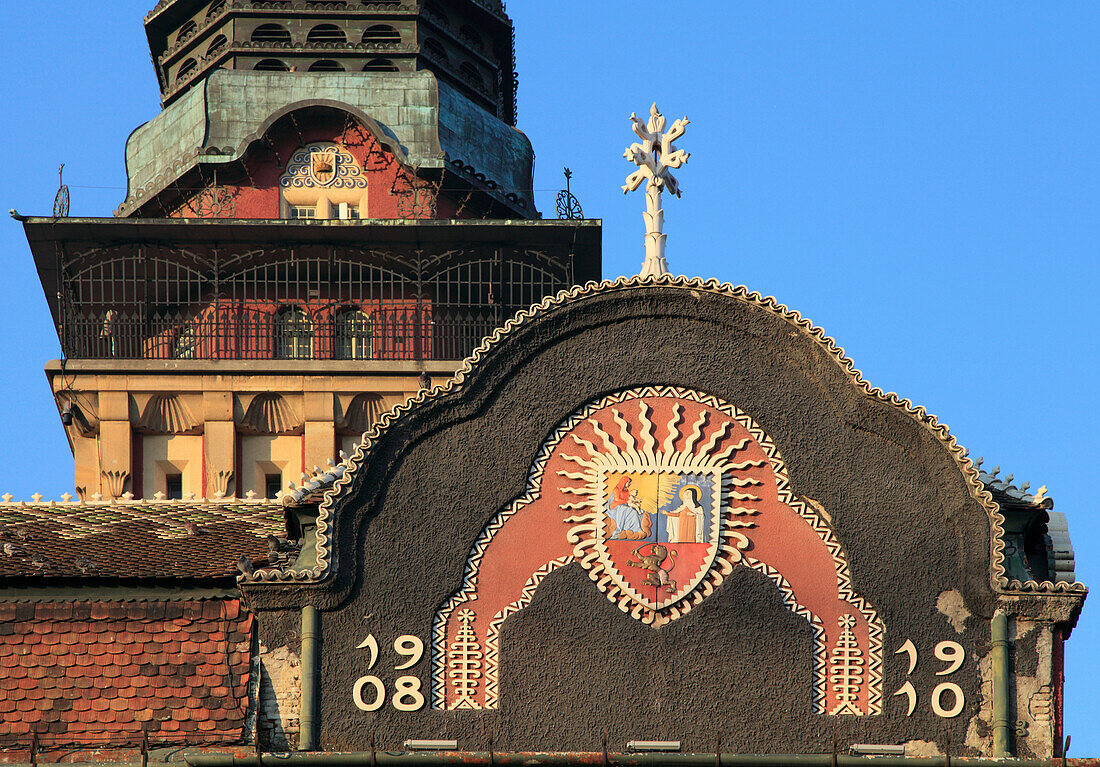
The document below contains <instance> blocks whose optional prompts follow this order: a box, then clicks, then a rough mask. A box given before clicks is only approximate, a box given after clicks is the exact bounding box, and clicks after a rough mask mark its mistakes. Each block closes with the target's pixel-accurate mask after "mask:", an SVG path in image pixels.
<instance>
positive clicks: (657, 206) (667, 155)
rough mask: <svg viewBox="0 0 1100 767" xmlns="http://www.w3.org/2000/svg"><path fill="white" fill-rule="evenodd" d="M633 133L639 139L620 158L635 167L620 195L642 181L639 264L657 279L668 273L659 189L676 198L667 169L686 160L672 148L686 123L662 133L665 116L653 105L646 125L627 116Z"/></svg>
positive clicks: (676, 185) (644, 272) (676, 188)
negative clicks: (642, 233) (643, 231)
mask: <svg viewBox="0 0 1100 767" xmlns="http://www.w3.org/2000/svg"><path fill="white" fill-rule="evenodd" d="M630 121H631V122H632V123H633V125H634V133H635V134H637V136H638V138H640V139H641V140H642V142H641V143H640V144H639V143H637V142H635V143H633V144H631V145H630V146H628V147H627V148H626V151H625V152H623V157H625V158H626V159H628V160H630V161H631V162H632V163H634V164H635V165H637V166H638V170H636V171H634V172H633V173H631V174H630V175H629V176H627V178H626V184H625V185H624V186H623V194H626V193H628V192H633V191H635V190H636V189H637V188H638V187H639V186H641V185H642V183H643V182H648V183H647V186H646V193H645V198H646V212H645V213H643V214H642V217H643V219H645V224H646V235H645V261H644V262H643V264H642V271H641V272H640V276H642V277H659V276H661V275H662V274H668V262H667V261H665V238H666V236H667V235H665V234H664V231H663V230H664V226H665V212H664V211H663V210H662V209H661V190H662V189H664V188H665V187H667V188H668V191H669V192H671V193H672V194H674V195H676V196H677V197H679V196H680V184H679V182H678V181H677V180H676V178H675V176H673V175H672V173H670V172H669V171H670V170H675V169H677V168H680V167H682V166H683V165H684V163H686V162H687V161H688V157H690V156H691V155H689V154H688V153H687V152H685V151H683V150H682V149H677V148H676V147H674V146H673V145H672V142H673V141H676V140H677V139H679V138H680V137H681V136H683V135H684V131H685V130H686V129H687V126H688V123H689V122H690V121H689V120H688V119H687V118H686V117H684V118H682V119H679V120H677V121H676V122H674V123H672V126H671V127H669V129H668V131H667V132H666V131H665V122H666V121H665V116H664V115H662V114H661V113H660V111H658V109H657V105H656V104H654V105H653V106H652V107H650V110H649V123H648V124H646V123H644V122H642V121H641V119H640V118H639V117H638V116H637V115H636V114H631V115H630Z"/></svg>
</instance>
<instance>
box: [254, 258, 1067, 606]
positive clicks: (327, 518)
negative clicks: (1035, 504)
mask: <svg viewBox="0 0 1100 767" xmlns="http://www.w3.org/2000/svg"><path fill="white" fill-rule="evenodd" d="M654 286H661V287H667V288H674V289H680V290H688V291H700V290H702V291H707V292H710V293H714V294H716V295H724V296H727V297H729V298H733V299H737V300H741V301H745V302H746V303H748V304H750V305H752V306H755V307H757V308H759V309H761V310H763V311H766V312H768V313H770V314H772V315H775V316H777V317H779V318H780V319H782V320H784V321H785V322H787V323H789V324H790V325H792V326H794V327H795V328H797V329H799V330H801V331H803V332H805V333H806V334H807V335H809V336H810V337H811V338H812V339H813V340H814V341H815V342H816V343H817V344H818V345H819V346H820V347H821V348H822V349H823V350H824V351H825V352H826V353H827V354H828V355H829V356H831V357H832V358H833V360H834V361H835V362H836V363H837V364H838V365H840V367H841V368H842V369H843V370H844V371H845V372H846V373H847V375H848V378H849V380H850V381H851V382H852V383H854V384H855V385H856V386H857V387H858V388H859V389H860V390H862V391H863V393H864V394H866V395H867V396H869V397H871V398H873V399H875V400H878V401H880V402H884V403H886V404H888V405H891V406H893V407H896V408H898V409H899V410H901V411H903V412H904V413H906V414H907V415H909V416H910V417H912V418H913V419H914V420H916V421H917V422H918V423H920V424H921V425H922V426H924V427H925V428H926V429H928V431H929V432H931V433H932V435H933V436H934V437H935V438H936V439H938V440H939V441H940V442H941V444H943V446H944V447H945V448H946V449H947V450H948V452H949V453H950V454H951V456H952V458H953V459H954V460H955V464H956V465H957V466H958V468H959V470H960V471H961V472H962V473H963V476H964V477H965V478H966V483H967V486H968V487H969V489H970V494H971V497H972V498H974V500H976V501H977V502H978V503H979V504H980V505H981V506H982V508H984V509H985V510H986V513H987V514H988V515H989V522H990V528H991V530H990V532H991V535H990V585H991V587H992V588H993V590H994V591H995V592H999V593H1004V594H1011V593H1025V594H1030V593H1061V594H1064V593H1074V594H1084V593H1087V592H1088V588H1087V587H1086V586H1085V585H1084V584H1083V583H1080V582H1074V583H1064V582H1059V583H1052V582H1051V581H1043V582H1041V583H1036V582H1028V583H1020V582H1019V581H1012V582H1009V580H1008V578H1007V577H1006V576H1005V568H1004V516H1003V515H1002V514H1001V511H1000V508H999V507H998V506H997V504H996V503H995V502H994V501H993V496H992V495H991V494H990V493H989V491H988V490H986V489H985V487H984V485H982V483H981V481H980V480H979V479H978V470H977V469H976V468H975V467H974V464H973V462H972V461H971V460H970V458H969V457H968V455H967V451H966V449H965V448H963V447H962V446H961V445H959V444H958V442H957V441H956V439H955V438H954V437H953V436H952V435H951V433H950V431H949V429H948V428H947V426H946V425H945V424H941V423H940V422H939V420H938V419H937V418H936V416H934V415H932V414H931V413H929V412H928V411H927V410H926V409H925V408H924V407H922V406H919V405H914V404H913V403H912V402H911V401H909V400H908V399H903V398H902V397H900V396H898V394H896V393H895V392H884V391H883V390H882V389H880V388H878V387H873V386H871V385H870V384H869V383H868V382H867V381H865V380H864V378H863V374H862V373H861V372H860V371H859V370H858V369H857V368H856V366H855V363H853V362H852V360H851V359H849V358H848V357H847V356H846V355H845V353H844V349H843V348H841V347H840V346H838V345H837V343H836V341H834V340H833V339H832V338H830V337H829V336H827V335H825V332H824V330H822V329H821V328H819V327H817V326H815V325H814V324H813V323H812V322H811V321H810V320H808V319H805V318H803V317H802V315H801V314H799V313H798V312H797V311H793V310H791V309H789V308H787V306H785V305H784V304H781V303H779V302H778V301H777V300H776V299H775V298H773V297H772V296H762V295H760V293H757V292H750V291H749V289H748V288H746V287H745V286H743V285H741V286H734V285H732V284H730V283H728V282H726V283H723V282H719V281H718V280H715V279H709V280H703V279H702V278H699V277H692V278H687V277H674V276H672V275H664V276H661V277H646V278H641V277H620V278H618V279H616V280H604V281H603V282H599V283H597V282H589V283H588V284H586V285H578V286H575V287H573V288H570V289H568V290H563V291H560V292H559V293H557V294H556V295H553V296H547V297H546V298H544V299H543V300H542V301H540V302H539V303H537V304H535V305H533V306H531V307H530V308H529V309H525V310H523V311H520V312H519V313H517V314H516V316H515V317H513V318H512V319H510V320H508V321H507V322H506V323H504V325H503V326H501V327H500V328H498V329H497V330H496V331H495V332H494V333H493V334H492V335H489V336H486V338H485V339H484V340H483V341H482V343H481V345H480V346H478V347H477V348H476V349H475V350H474V351H473V353H472V354H471V355H470V356H469V357H467V358H466V360H465V361H464V362H463V363H462V367H461V368H460V369H459V370H458V372H456V373H455V375H454V377H453V378H451V379H450V380H449V381H447V382H446V383H445V384H443V385H441V386H435V387H433V388H432V389H426V390H424V391H421V392H420V393H419V394H418V395H417V396H416V397H414V398H413V399H411V400H409V401H408V402H405V403H402V404H400V405H395V406H394V407H393V408H392V409H391V410H390V411H389V412H387V413H384V414H383V415H382V417H381V418H380V419H379V420H378V422H377V423H376V424H375V425H374V426H373V427H372V428H371V430H370V431H368V432H367V433H365V434H364V435H363V438H362V439H361V440H360V442H359V443H358V444H357V445H356V447H355V451H354V453H353V454H352V456H351V457H350V458H349V459H348V470H347V471H346V472H345V473H344V476H343V477H341V478H340V479H338V480H337V481H336V482H335V483H334V484H333V486H332V487H331V488H330V489H329V490H327V491H326V492H325V494H324V500H323V501H322V503H321V505H320V507H319V511H318V517H317V565H316V566H315V567H314V568H312V569H310V570H297V571H291V572H282V571H275V570H267V571H263V572H257V573H256V574H255V575H254V576H252V577H251V578H247V579H246V578H244V577H242V578H240V579H238V580H241V581H245V580H247V581H248V582H252V583H285V582H293V581H318V580H322V579H324V578H327V577H329V576H330V575H331V574H332V572H333V571H334V568H335V567H336V564H337V563H336V552H335V549H334V548H333V546H332V541H331V535H332V519H333V512H334V510H335V507H336V503H337V502H338V501H341V500H343V499H344V497H345V496H346V495H347V494H348V490H349V488H350V487H351V486H352V483H353V482H354V480H355V476H356V473H357V471H358V469H359V467H360V466H362V464H363V460H364V458H365V457H366V456H367V455H368V454H369V453H370V452H371V450H372V449H373V448H374V446H375V444H376V443H377V442H378V440H379V438H380V437H381V436H382V434H383V433H385V431H386V430H387V429H388V428H389V426H390V424H392V423H393V422H394V421H395V420H396V419H398V418H400V417H401V416H403V415H404V414H405V413H410V412H412V411H414V410H416V409H418V408H420V407H423V406H424V405H425V404H426V403H427V402H429V401H430V400H432V399H436V398H441V397H444V396H446V395H448V394H451V393H453V392H458V391H461V390H462V389H463V388H465V386H466V384H467V382H468V381H469V379H470V378H471V376H472V375H473V374H474V372H475V370H476V368H477V366H478V365H479V364H480V363H481V360H482V358H483V357H485V356H486V355H487V354H488V353H489V352H490V351H492V349H493V348H494V347H496V346H497V345H498V344H499V343H500V342H501V340H502V339H503V338H504V337H505V336H508V335H511V334H512V332H513V331H515V330H516V329H517V328H521V327H523V326H524V325H526V324H527V323H529V322H530V321H531V320H533V319H535V318H537V317H541V316H542V315H544V314H546V313H547V312H549V311H552V310H553V309H555V308H556V307H558V306H561V305H562V304H565V303H569V302H573V301H583V300H585V299H588V298H591V297H593V296H597V295H601V294H604V293H608V292H611V291H614V290H623V291H628V290H634V289H644V288H650V287H654Z"/></svg>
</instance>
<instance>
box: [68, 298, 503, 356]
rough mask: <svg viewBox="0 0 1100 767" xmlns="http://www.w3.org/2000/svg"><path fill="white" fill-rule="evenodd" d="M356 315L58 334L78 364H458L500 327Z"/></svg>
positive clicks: (160, 323) (120, 319)
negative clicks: (354, 321) (347, 323)
mask: <svg viewBox="0 0 1100 767" xmlns="http://www.w3.org/2000/svg"><path fill="white" fill-rule="evenodd" d="M363 314H364V315H365V317H366V318H367V319H366V322H364V323H360V326H359V327H356V328H354V329H353V330H352V331H347V330H342V329H341V327H340V326H339V323H336V322H335V317H334V315H333V314H332V313H328V312H319V313H317V314H315V315H314V316H312V317H310V319H309V321H308V323H304V324H303V323H299V324H296V325H294V326H291V327H289V328H288V327H287V326H286V325H285V324H283V322H284V321H283V320H282V319H281V318H280V316H279V314H278V313H277V312H265V311H241V310H234V309H232V308H228V307H221V308H216V309H215V308H214V307H211V308H210V309H209V310H207V311H205V312H203V313H201V314H197V315H184V314H162V315H158V316H154V317H143V316H140V315H139V314H131V313H125V312H114V311H112V310H108V311H107V312H104V313H101V314H96V313H82V314H77V315H74V316H73V317H71V318H70V319H69V322H68V324H67V325H66V326H65V327H63V328H62V334H63V338H64V344H65V348H66V350H67V353H68V355H69V356H70V357H73V358H78V359H79V358H84V359H131V360H139V359H144V360H224V359H298V360H305V359H311V360H332V359H359V360H366V359H376V360H424V359H437V360H459V359H463V358H465V357H467V356H469V355H470V353H471V352H472V351H473V350H474V348H476V347H477V345H478V344H479V343H480V342H481V340H482V339H483V338H484V337H485V336H487V335H489V334H490V333H492V332H493V331H494V330H495V329H496V328H497V327H499V325H500V324H501V319H500V317H499V316H498V315H497V314H496V313H495V312H492V311H491V309H490V310H489V311H482V312H476V311H462V310H456V311H445V310H438V309H434V308H433V309H428V310H423V309H422V310H419V311H418V310H417V309H415V308H396V309H386V308H378V309H372V310H370V311H365V312H363Z"/></svg>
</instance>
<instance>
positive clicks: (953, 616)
mask: <svg viewBox="0 0 1100 767" xmlns="http://www.w3.org/2000/svg"><path fill="white" fill-rule="evenodd" d="M936 609H937V610H939V611H940V612H941V613H943V614H944V615H945V616H947V620H948V621H950V623H951V626H952V627H953V628H954V629H955V631H956V632H958V633H959V634H961V633H963V631H964V630H965V629H966V619H967V618H969V617H971V616H970V611H969V610H967V609H966V602H964V601H963V596H962V594H960V593H959V592H957V591H955V590H954V589H951V590H949V591H944V592H942V593H941V594H940V596H939V599H937V600H936Z"/></svg>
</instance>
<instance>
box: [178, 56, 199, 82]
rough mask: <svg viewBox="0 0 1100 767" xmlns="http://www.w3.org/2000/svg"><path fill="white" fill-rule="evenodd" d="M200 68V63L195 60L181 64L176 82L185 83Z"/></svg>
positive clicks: (188, 60)
mask: <svg viewBox="0 0 1100 767" xmlns="http://www.w3.org/2000/svg"><path fill="white" fill-rule="evenodd" d="M198 68H199V62H197V61H195V60H194V59H187V61H185V62H183V63H182V64H180V68H179V71H177V72H176V82H177V83H179V82H183V81H184V80H185V79H186V78H187V77H188V76H190V75H191V73H192V72H194V71H195V70H196V69H198Z"/></svg>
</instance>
